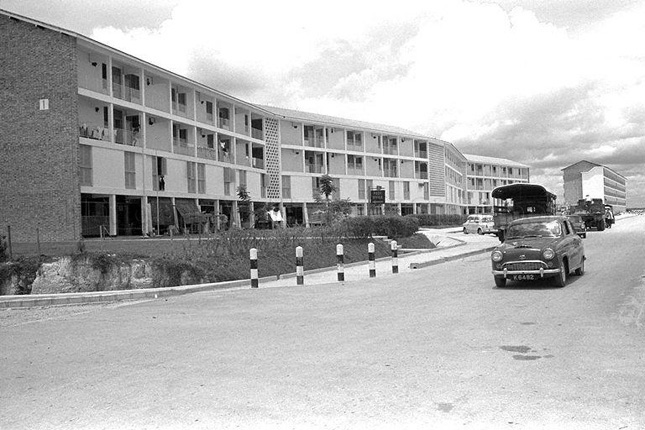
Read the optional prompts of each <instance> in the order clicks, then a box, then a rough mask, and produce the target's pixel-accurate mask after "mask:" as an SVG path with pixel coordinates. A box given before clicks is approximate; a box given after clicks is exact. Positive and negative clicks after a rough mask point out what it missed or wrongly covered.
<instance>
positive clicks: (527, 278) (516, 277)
mask: <svg viewBox="0 0 645 430" xmlns="http://www.w3.org/2000/svg"><path fill="white" fill-rule="evenodd" d="M535 279H536V277H535V275H513V280H514V281H534V280H535Z"/></svg>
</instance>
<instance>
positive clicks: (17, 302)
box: [0, 228, 499, 309]
mask: <svg viewBox="0 0 645 430" xmlns="http://www.w3.org/2000/svg"><path fill="white" fill-rule="evenodd" d="M421 233H423V234H425V235H426V236H428V238H429V239H430V240H431V241H432V242H433V243H435V245H436V246H437V248H435V249H431V250H419V251H413V252H401V251H400V252H399V258H398V263H399V265H398V271H399V273H405V272H409V271H412V270H419V269H422V268H424V267H428V266H432V265H435V264H441V263H444V262H446V261H452V260H456V259H459V258H464V257H467V256H470V255H476V254H480V253H485V252H489V251H491V250H492V249H493V248H494V247H495V246H497V244H498V243H499V242H498V240H497V238H496V237H495V236H492V235H483V236H479V235H472V234H469V235H465V234H463V233H462V232H461V229H455V228H449V229H423V230H421ZM337 273H338V272H337V268H336V267H331V268H325V269H316V270H311V271H305V275H304V284H305V285H317V284H328V283H334V282H338V275H337ZM376 276H377V277H383V276H396V275H394V274H393V273H392V259H391V258H389V257H386V258H382V259H379V260H377V261H376ZM361 280H363V281H365V280H369V265H368V262H360V263H353V264H349V265H346V266H345V282H352V281H361ZM296 285H297V284H296V276H295V273H292V274H287V275H282V276H280V277H279V279H278V277H276V276H271V277H268V278H261V279H260V281H259V288H270V287H286V286H296ZM249 287H250V280H248V279H246V280H239V281H230V282H219V283H209V284H200V285H184V286H178V287H167V288H146V289H139V290H123V291H101V292H92V293H69V294H31V295H24V296H0V309H2V308H19V307H32V306H51V305H68V304H78V303H95V302H110V301H116V300H141V299H156V298H159V297H167V296H173V295H181V294H188V293H194V292H199V291H208V290H215V289H239V288H249Z"/></svg>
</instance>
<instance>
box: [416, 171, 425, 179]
mask: <svg viewBox="0 0 645 430" xmlns="http://www.w3.org/2000/svg"><path fill="white" fill-rule="evenodd" d="M414 177H415V178H417V179H428V172H418V171H417V172H414Z"/></svg>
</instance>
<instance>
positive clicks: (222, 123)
mask: <svg viewBox="0 0 645 430" xmlns="http://www.w3.org/2000/svg"><path fill="white" fill-rule="evenodd" d="M217 126H218V127H219V128H223V129H225V130H230V129H231V120H230V119H228V118H222V117H219V118H218V119H217Z"/></svg>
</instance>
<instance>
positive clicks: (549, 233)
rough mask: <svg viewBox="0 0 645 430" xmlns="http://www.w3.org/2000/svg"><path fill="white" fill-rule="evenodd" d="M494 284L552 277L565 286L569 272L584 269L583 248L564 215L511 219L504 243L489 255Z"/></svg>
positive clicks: (578, 273) (580, 272)
mask: <svg viewBox="0 0 645 430" xmlns="http://www.w3.org/2000/svg"><path fill="white" fill-rule="evenodd" d="M491 260H492V265H493V276H494V277H495V285H497V287H499V288H503V287H505V286H506V281H507V280H511V281H532V280H537V279H542V278H549V277H553V278H555V285H556V286H558V287H564V286H565V285H566V283H567V278H568V277H569V274H570V273H572V272H575V274H576V275H578V276H582V275H583V274H584V272H585V249H584V245H583V243H582V239H581V238H580V236H578V235H577V234H576V232H575V230H574V228H573V226H572V225H571V222H570V221H569V220H568V219H567V217H565V216H541V217H533V218H522V219H518V220H515V221H513V222H511V223H510V224H509V225H508V229H507V230H506V236H505V239H504V243H502V244H501V245H500V246H498V247H497V248H495V250H493V252H492V254H491Z"/></svg>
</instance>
